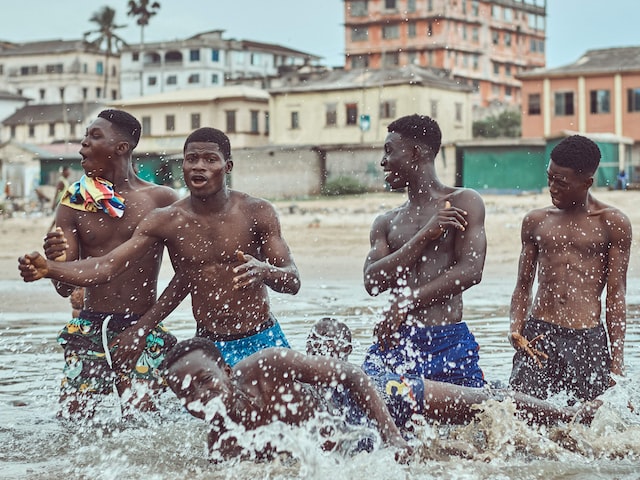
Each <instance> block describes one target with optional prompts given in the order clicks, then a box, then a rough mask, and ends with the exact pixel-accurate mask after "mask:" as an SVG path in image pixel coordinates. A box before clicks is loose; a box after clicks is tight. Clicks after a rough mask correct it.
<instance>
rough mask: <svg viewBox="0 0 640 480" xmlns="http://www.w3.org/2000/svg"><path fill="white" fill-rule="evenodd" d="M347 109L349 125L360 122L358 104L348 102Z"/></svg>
mask: <svg viewBox="0 0 640 480" xmlns="http://www.w3.org/2000/svg"><path fill="white" fill-rule="evenodd" d="M346 111H347V125H357V124H358V104H357V103H347V105H346Z"/></svg>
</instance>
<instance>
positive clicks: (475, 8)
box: [471, 0, 480, 17]
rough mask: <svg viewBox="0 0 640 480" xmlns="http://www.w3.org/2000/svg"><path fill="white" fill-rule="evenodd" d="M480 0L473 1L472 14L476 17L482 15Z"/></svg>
mask: <svg viewBox="0 0 640 480" xmlns="http://www.w3.org/2000/svg"><path fill="white" fill-rule="evenodd" d="M479 3H480V2H479V1H478V0H471V13H473V16H474V17H477V16H478V15H480V6H479Z"/></svg>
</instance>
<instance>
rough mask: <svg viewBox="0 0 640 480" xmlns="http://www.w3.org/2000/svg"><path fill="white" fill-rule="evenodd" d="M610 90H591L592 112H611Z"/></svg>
mask: <svg viewBox="0 0 640 480" xmlns="http://www.w3.org/2000/svg"><path fill="white" fill-rule="evenodd" d="M609 95H610V94H609V90H591V93H590V96H591V102H590V103H591V113H610V112H611V106H610V97H609Z"/></svg>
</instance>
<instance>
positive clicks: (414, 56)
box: [407, 52, 418, 65]
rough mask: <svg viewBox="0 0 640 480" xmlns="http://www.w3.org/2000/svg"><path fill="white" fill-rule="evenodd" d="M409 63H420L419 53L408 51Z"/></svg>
mask: <svg viewBox="0 0 640 480" xmlns="http://www.w3.org/2000/svg"><path fill="white" fill-rule="evenodd" d="M407 63H408V64H409V65H417V64H418V54H417V53H416V52H407Z"/></svg>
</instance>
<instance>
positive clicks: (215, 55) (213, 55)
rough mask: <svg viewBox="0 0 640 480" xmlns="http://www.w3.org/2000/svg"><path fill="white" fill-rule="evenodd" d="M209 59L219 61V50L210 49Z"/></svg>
mask: <svg viewBox="0 0 640 480" xmlns="http://www.w3.org/2000/svg"><path fill="white" fill-rule="evenodd" d="M211 61H212V62H219V61H220V50H217V49H212V50H211Z"/></svg>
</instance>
